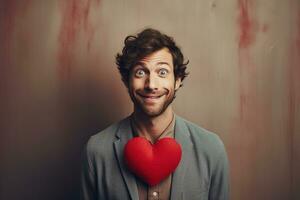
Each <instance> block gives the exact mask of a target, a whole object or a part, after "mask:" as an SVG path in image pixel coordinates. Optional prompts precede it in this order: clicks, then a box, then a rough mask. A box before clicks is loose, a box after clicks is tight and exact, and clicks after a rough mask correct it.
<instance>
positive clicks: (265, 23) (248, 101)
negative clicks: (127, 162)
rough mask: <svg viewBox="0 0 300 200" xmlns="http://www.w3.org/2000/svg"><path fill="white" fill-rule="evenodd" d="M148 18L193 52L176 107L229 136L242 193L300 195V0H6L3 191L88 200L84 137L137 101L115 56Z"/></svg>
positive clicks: (2, 10)
mask: <svg viewBox="0 0 300 200" xmlns="http://www.w3.org/2000/svg"><path fill="white" fill-rule="evenodd" d="M144 27H153V28H157V29H160V30H161V31H163V32H165V33H167V34H169V35H171V36H173V37H174V38H175V39H176V41H177V42H178V44H179V45H180V46H181V47H182V50H183V52H184V54H185V55H186V57H187V58H188V59H189V60H190V64H189V66H188V71H189V72H190V76H189V77H188V78H187V79H186V81H185V83H184V87H183V88H181V89H180V91H179V92H178V94H177V98H176V101H175V102H174V109H175V112H176V113H177V114H179V115H182V116H183V117H185V118H187V119H189V120H190V121H193V122H195V123H197V124H199V125H201V126H203V127H204V128H207V129H209V130H211V131H214V132H216V133H217V134H218V135H219V136H220V137H221V138H222V139H223V141H224V143H225V146H226V148H227V151H228V154H229V160H230V165H231V199H233V200H241V199H242V200H248V199H249V200H253V199H255V200H277V199H278V200H282V199H295V200H296V199H300V192H299V188H300V171H299V169H300V147H299V143H300V1H299V0H287V1H280V0H273V1H263V0H227V1H221V0H202V1H198V0H186V1H180V0H165V1H157V2H155V1H139V0H132V1H120V0H119V1H117V0H64V1H60V0H55V1H50V0H48V1H45V0H44V1H38V0H22V1H21V0H0V44H1V48H0V67H1V68H0V70H1V71H0V95H1V96H0V97H1V98H0V109H1V114H0V133H1V135H0V199H1V200H2V199H3V200H19V199H30V200H48V199H49V200H50V199H51V200H53V199H57V200H60V199H61V200H69V199H70V200H71V199H72V200H73V199H77V198H78V189H79V168H80V154H81V151H82V148H83V145H84V144H85V143H86V141H87V139H88V137H89V136H90V135H92V134H95V133H96V132H97V131H99V130H101V129H103V128H105V127H106V126H108V125H109V124H111V123H112V122H114V121H116V120H119V119H121V118H123V117H125V116H126V115H128V114H130V112H131V110H132V105H131V102H130V99H129V97H128V95H127V92H126V89H125V87H124V86H123V85H122V82H121V80H120V76H119V74H118V71H117V69H116V66H115V64H114V56H115V54H116V53H117V52H119V51H120V50H121V48H122V43H123V39H124V38H125V37H126V36H127V35H128V34H133V33H136V32H138V31H140V30H142V29H143V28H144Z"/></svg>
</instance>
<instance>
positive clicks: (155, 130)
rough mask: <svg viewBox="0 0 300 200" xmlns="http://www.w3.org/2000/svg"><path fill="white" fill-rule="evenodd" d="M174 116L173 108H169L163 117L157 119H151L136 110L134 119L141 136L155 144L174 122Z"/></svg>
mask: <svg viewBox="0 0 300 200" xmlns="http://www.w3.org/2000/svg"><path fill="white" fill-rule="evenodd" d="M173 115H174V114H173V111H172V108H171V106H169V107H168V108H167V109H166V110H165V112H163V113H162V114H161V115H159V116H155V117H149V116H147V115H145V114H144V113H142V112H140V111H138V110H137V109H135V110H134V112H133V119H134V121H135V124H136V126H137V128H138V130H139V133H140V135H141V136H143V137H145V138H147V139H148V140H150V141H151V142H152V143H155V141H156V140H157V139H158V138H159V136H160V135H161V134H162V133H163V132H164V130H166V128H167V127H168V126H169V124H170V123H171V122H172V120H173Z"/></svg>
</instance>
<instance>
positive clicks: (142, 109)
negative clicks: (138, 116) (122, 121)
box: [129, 88, 176, 118]
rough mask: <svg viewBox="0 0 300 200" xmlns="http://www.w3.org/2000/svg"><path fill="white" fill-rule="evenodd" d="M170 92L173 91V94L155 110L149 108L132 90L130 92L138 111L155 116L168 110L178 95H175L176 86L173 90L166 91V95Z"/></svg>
mask: <svg viewBox="0 0 300 200" xmlns="http://www.w3.org/2000/svg"><path fill="white" fill-rule="evenodd" d="M170 92H171V95H170V96H169V97H168V99H166V100H165V101H164V102H163V105H162V106H160V107H159V108H158V109H156V110H154V111H150V110H149V109H147V107H146V106H144V105H143V102H142V101H139V100H137V98H136V97H135V96H134V95H133V94H132V92H129V93H130V97H131V100H132V102H133V104H134V108H135V109H136V110H137V111H138V112H141V113H143V114H144V115H146V116H147V117H149V118H154V117H157V116H160V115H162V114H163V113H164V112H165V111H166V109H167V108H168V107H169V105H170V104H171V103H172V102H173V101H174V99H175V97H176V96H175V93H176V92H175V88H174V90H172V91H170V90H168V92H166V94H165V95H168V94H169V93H170Z"/></svg>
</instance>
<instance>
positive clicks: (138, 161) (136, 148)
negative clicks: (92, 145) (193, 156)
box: [124, 137, 181, 186]
mask: <svg viewBox="0 0 300 200" xmlns="http://www.w3.org/2000/svg"><path fill="white" fill-rule="evenodd" d="M124 156H125V162H126V164H127V166H128V167H129V169H130V170H131V171H132V172H133V173H134V174H135V175H137V176H138V177H140V178H141V179H142V180H143V181H145V182H146V183H148V184H149V185H150V186H154V185H156V184H158V183H159V182H160V181H162V180H163V179H165V178H167V177H168V176H169V175H170V174H171V173H172V172H173V171H175V169H176V167H177V165H178V164H179V162H180V159H181V147H180V145H179V144H178V143H177V142H176V140H174V139H172V138H163V139H160V140H158V141H157V142H156V143H155V144H151V143H150V142H149V141H148V140H147V139H145V138H143V137H135V138H133V139H131V140H129V141H128V143H127V144H126V146H125V149H124Z"/></svg>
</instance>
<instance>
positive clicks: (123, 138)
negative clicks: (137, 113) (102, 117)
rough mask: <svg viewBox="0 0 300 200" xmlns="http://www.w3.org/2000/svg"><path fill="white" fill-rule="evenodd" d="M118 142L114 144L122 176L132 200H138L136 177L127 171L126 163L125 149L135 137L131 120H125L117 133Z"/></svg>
mask: <svg viewBox="0 0 300 200" xmlns="http://www.w3.org/2000/svg"><path fill="white" fill-rule="evenodd" d="M116 137H117V140H116V141H115V142H114V149H115V155H116V158H117V161H118V164H119V167H120V170H121V174H122V176H123V179H124V182H125V184H126V187H127V189H128V191H129V195H130V198H131V199H138V198H139V197H138V190H137V185H136V181H135V177H134V176H133V175H132V174H131V172H130V171H129V170H128V169H127V167H126V166H125V163H124V156H123V149H124V147H125V145H126V143H127V141H128V140H130V139H131V138H132V137H133V134H132V129H131V125H130V118H129V117H127V118H126V119H124V120H123V121H122V122H121V124H120V127H119V129H118V130H117V132H116Z"/></svg>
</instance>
